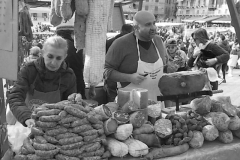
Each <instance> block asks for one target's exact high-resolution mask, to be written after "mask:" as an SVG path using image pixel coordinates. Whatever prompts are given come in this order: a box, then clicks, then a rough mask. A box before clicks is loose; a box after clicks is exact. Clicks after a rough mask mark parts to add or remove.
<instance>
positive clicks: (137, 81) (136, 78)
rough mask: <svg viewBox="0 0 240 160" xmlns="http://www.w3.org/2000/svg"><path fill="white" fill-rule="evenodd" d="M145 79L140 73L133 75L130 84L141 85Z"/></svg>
mask: <svg viewBox="0 0 240 160" xmlns="http://www.w3.org/2000/svg"><path fill="white" fill-rule="evenodd" d="M145 79H146V77H144V76H143V75H140V74H139V73H133V74H131V77H130V82H131V83H133V84H136V85H139V84H141V82H142V81H143V80H145Z"/></svg>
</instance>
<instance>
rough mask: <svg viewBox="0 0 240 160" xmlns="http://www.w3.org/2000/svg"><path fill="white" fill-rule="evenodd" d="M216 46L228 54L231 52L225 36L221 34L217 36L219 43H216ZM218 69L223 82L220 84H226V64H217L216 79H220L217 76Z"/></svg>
mask: <svg viewBox="0 0 240 160" xmlns="http://www.w3.org/2000/svg"><path fill="white" fill-rule="evenodd" d="M218 45H219V46H220V47H222V48H223V49H225V50H226V51H227V52H228V54H230V52H231V48H230V46H229V43H228V41H227V40H226V38H225V36H224V35H223V34H221V35H220V36H219V41H218ZM220 69H221V70H222V75H223V81H222V83H226V76H225V75H226V69H227V62H226V63H223V64H219V65H218V66H217V73H218V77H219V78H220V77H221V76H220V75H219V72H220Z"/></svg>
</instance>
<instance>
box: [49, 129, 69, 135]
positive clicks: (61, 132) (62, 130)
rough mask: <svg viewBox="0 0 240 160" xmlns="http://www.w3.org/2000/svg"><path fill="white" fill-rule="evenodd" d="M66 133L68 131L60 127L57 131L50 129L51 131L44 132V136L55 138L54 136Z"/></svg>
mask: <svg viewBox="0 0 240 160" xmlns="http://www.w3.org/2000/svg"><path fill="white" fill-rule="evenodd" d="M67 131H68V130H67V128H64V127H60V128H58V129H52V130H48V131H46V135H48V136H56V135H59V134H63V133H66V132H67Z"/></svg>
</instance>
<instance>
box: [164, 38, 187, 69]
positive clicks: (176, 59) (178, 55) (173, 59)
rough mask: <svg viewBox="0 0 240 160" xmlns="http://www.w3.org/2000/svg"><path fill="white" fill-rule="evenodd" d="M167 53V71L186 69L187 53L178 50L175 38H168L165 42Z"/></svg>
mask: <svg viewBox="0 0 240 160" xmlns="http://www.w3.org/2000/svg"><path fill="white" fill-rule="evenodd" d="M166 47H167V54H168V66H171V69H170V67H168V71H167V72H168V73H172V72H178V71H186V70H187V67H186V63H187V60H188V58H187V55H186V53H185V52H184V51H182V50H180V49H179V47H178V45H177V41H176V40H175V39H169V40H167V42H166Z"/></svg>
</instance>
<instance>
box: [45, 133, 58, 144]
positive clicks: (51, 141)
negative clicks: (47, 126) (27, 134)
mask: <svg viewBox="0 0 240 160" xmlns="http://www.w3.org/2000/svg"><path fill="white" fill-rule="evenodd" d="M44 138H45V139H46V141H47V142H49V143H51V144H57V143H58V140H57V139H56V138H54V137H51V136H47V135H44Z"/></svg>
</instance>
